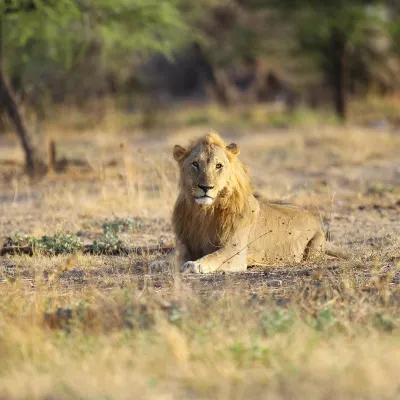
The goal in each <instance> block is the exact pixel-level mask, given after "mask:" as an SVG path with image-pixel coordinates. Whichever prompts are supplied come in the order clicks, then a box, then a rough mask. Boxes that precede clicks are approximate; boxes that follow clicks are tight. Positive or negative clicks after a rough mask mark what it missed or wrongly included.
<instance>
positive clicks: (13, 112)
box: [0, 17, 47, 177]
mask: <svg viewBox="0 0 400 400" xmlns="http://www.w3.org/2000/svg"><path fill="white" fill-rule="evenodd" d="M2 42H3V41H2V21H1V17H0V108H2V109H4V110H5V111H6V113H7V114H8V116H9V118H10V119H11V122H12V123H13V125H14V127H15V131H16V133H17V135H18V138H19V140H20V142H21V145H22V147H23V149H24V152H25V162H26V171H27V173H28V174H29V175H30V176H32V177H33V176H35V177H37V176H42V175H44V174H45V173H46V171H47V165H46V163H45V162H44V160H43V159H41V157H40V152H39V150H38V149H37V148H36V147H35V146H34V144H33V141H32V137H31V136H30V135H29V133H28V130H27V128H26V125H25V123H24V120H23V118H22V115H21V113H20V112H19V109H18V104H17V102H16V100H15V96H14V93H13V91H12V88H11V86H10V85H9V84H8V82H7V79H6V76H5V73H4V70H3V52H2V44H3V43H2Z"/></svg>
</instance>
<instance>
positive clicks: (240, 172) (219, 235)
mask: <svg viewBox="0 0 400 400" xmlns="http://www.w3.org/2000/svg"><path fill="white" fill-rule="evenodd" d="M173 154H174V158H175V160H176V161H177V162H178V164H179V168H180V184H179V196H178V199H177V201H176V203H175V208H174V213H173V217H172V223H173V227H174V231H175V234H176V237H177V239H178V240H179V241H184V242H185V244H186V245H187V246H188V247H189V248H190V250H191V252H192V254H193V255H196V256H198V257H200V256H201V254H202V253H201V251H200V250H199V249H202V248H204V246H207V245H211V246H216V247H218V246H221V245H222V244H223V243H225V242H226V241H227V239H228V238H229V237H230V235H231V234H232V232H234V231H235V229H236V227H237V226H238V224H242V223H243V221H244V220H249V219H251V218H252V209H251V208H250V206H249V199H250V198H251V197H252V188H251V185H250V180H249V176H248V173H247V169H246V168H245V167H244V165H243V164H242V163H241V162H240V160H239V159H238V155H239V148H238V146H237V145H236V144H234V143H231V144H229V145H227V144H226V143H225V142H224V141H223V140H222V139H221V137H220V136H219V135H218V134H217V133H215V132H211V133H209V134H207V135H205V136H203V137H201V138H200V139H198V140H196V141H194V142H192V143H191V144H190V145H189V146H188V147H187V148H183V147H182V146H175V147H174V153H173Z"/></svg>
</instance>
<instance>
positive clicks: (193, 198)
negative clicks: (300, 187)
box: [150, 132, 347, 273]
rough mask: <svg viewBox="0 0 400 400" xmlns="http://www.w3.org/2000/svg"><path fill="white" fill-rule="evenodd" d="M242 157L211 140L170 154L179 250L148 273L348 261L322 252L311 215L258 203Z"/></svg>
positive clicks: (326, 248)
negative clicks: (174, 165) (326, 258)
mask: <svg viewBox="0 0 400 400" xmlns="http://www.w3.org/2000/svg"><path fill="white" fill-rule="evenodd" d="M239 154H240V150H239V147H238V146H237V145H236V144H235V143H231V144H228V145H227V144H226V143H225V142H224V141H223V140H222V138H221V137H220V136H219V135H218V134H217V133H216V132H210V133H208V134H206V135H205V136H203V137H201V138H200V139H198V140H196V141H193V142H192V143H191V144H190V146H189V147H187V148H184V147H182V146H179V145H176V146H175V147H174V149H173V156H174V159H175V160H176V161H177V162H178V165H179V169H180V181H179V195H178V198H177V200H176V203H175V207H174V210H173V217H172V225H173V230H174V233H175V236H176V241H177V246H176V248H175V250H174V251H173V252H172V253H171V254H170V255H169V257H168V258H167V259H166V260H165V261H153V262H152V263H151V265H150V270H151V271H159V270H162V269H164V268H165V267H170V266H171V264H174V265H177V266H179V268H180V271H181V272H190V273H212V272H216V271H229V272H236V271H245V270H246V269H247V266H248V265H258V266H270V265H276V264H287V263H298V262H301V261H302V260H315V259H317V258H320V257H322V256H323V255H324V254H329V255H333V256H339V257H343V258H346V257H347V255H346V254H344V253H341V252H340V251H339V250H338V249H335V248H334V247H333V246H328V245H327V242H326V239H325V235H324V231H323V229H322V226H321V223H320V221H319V219H318V218H316V217H315V216H314V215H313V214H312V213H310V212H309V211H307V210H305V209H303V208H301V207H299V206H297V205H294V204H285V203H278V202H268V201H265V200H264V201H263V200H258V199H257V198H256V197H255V196H254V194H253V189H252V186H251V183H250V178H249V173H248V169H247V168H246V167H245V166H244V165H243V164H242V162H241V161H240V160H239V158H238V156H239Z"/></svg>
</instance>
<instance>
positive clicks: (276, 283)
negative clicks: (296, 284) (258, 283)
mask: <svg viewBox="0 0 400 400" xmlns="http://www.w3.org/2000/svg"><path fill="white" fill-rule="evenodd" d="M266 283H267V286H270V287H280V286H282V281H281V280H280V279H269V280H267V282H266Z"/></svg>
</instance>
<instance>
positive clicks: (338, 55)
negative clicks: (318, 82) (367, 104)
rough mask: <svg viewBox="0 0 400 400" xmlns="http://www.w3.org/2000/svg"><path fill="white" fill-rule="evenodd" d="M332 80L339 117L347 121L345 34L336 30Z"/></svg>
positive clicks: (333, 44)
mask: <svg viewBox="0 0 400 400" xmlns="http://www.w3.org/2000/svg"><path fill="white" fill-rule="evenodd" d="M331 65H332V67H331V68H332V70H331V71H332V76H331V82H332V86H333V92H334V104H335V110H336V114H337V115H338V117H339V118H340V119H341V120H342V121H345V120H346V118H347V92H346V90H347V81H348V69H347V52H346V37H345V35H344V34H343V33H342V32H340V31H338V30H334V31H333V32H332V35H331Z"/></svg>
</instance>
